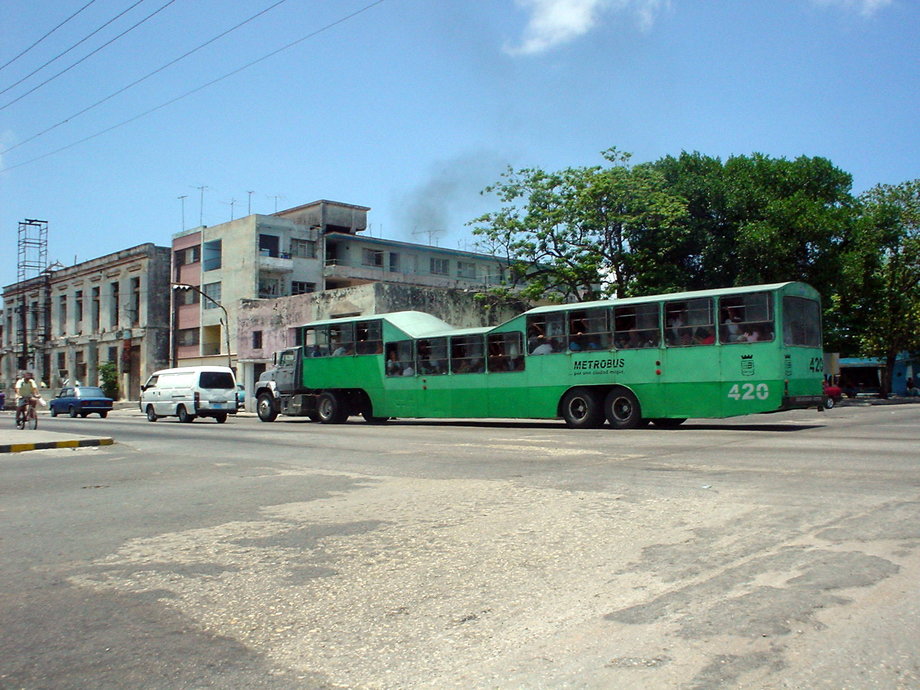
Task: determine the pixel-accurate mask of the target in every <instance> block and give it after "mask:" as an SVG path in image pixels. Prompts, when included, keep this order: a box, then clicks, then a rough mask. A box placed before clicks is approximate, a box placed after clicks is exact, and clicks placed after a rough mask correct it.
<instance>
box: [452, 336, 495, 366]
mask: <svg viewBox="0 0 920 690" xmlns="http://www.w3.org/2000/svg"><path fill="white" fill-rule="evenodd" d="M485 368H486V362H485V356H484V353H483V348H482V336H481V335H457V336H454V337H453V338H451V339H450V370H451V372H452V373H454V374H478V373H480V372H482V371H485Z"/></svg>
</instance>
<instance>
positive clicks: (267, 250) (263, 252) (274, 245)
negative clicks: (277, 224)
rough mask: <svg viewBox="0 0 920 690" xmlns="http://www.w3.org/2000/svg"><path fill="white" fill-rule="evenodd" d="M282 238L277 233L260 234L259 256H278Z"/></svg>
mask: <svg viewBox="0 0 920 690" xmlns="http://www.w3.org/2000/svg"><path fill="white" fill-rule="evenodd" d="M280 246H281V239H280V238H279V237H278V236H277V235H259V256H273V257H275V258H277V257H278V252H279V247H280Z"/></svg>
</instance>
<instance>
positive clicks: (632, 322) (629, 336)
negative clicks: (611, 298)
mask: <svg viewBox="0 0 920 690" xmlns="http://www.w3.org/2000/svg"><path fill="white" fill-rule="evenodd" d="M613 326H614V336H613V346H614V347H615V348H617V349H618V350H633V349H637V348H643V347H658V345H659V344H660V342H661V337H660V336H659V332H660V330H659V328H658V305H657V304H637V305H634V306H629V307H617V308H616V309H614V310H613Z"/></svg>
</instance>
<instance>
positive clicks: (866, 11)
mask: <svg viewBox="0 0 920 690" xmlns="http://www.w3.org/2000/svg"><path fill="white" fill-rule="evenodd" d="M812 2H816V3H818V4H819V5H835V6H838V7H845V8H847V9H853V10H856V11H857V12H859V13H860V14H861V15H863V16H864V17H869V16H871V15H873V14H875V13H876V12H878V11H879V10H880V9H882V8H883V7H887V6H888V5H890V4H891V2H892V0H812Z"/></svg>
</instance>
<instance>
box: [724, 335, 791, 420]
mask: <svg viewBox="0 0 920 690" xmlns="http://www.w3.org/2000/svg"><path fill="white" fill-rule="evenodd" d="M781 353H782V351H781V350H780V348H779V345H778V344H777V343H775V342H766V343H745V344H741V343H738V344H730V345H723V346H722V347H721V355H722V356H721V365H722V385H721V392H720V394H719V397H720V399H721V406H722V411H721V413H720V414H719V415H718V416H720V417H735V416H738V415H745V414H755V413H758V412H773V411H775V410H778V409H780V408H781V407H782V403H783V380H782V365H781V363H780V360H781V358H782V354H781ZM712 416H716V415H712Z"/></svg>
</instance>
